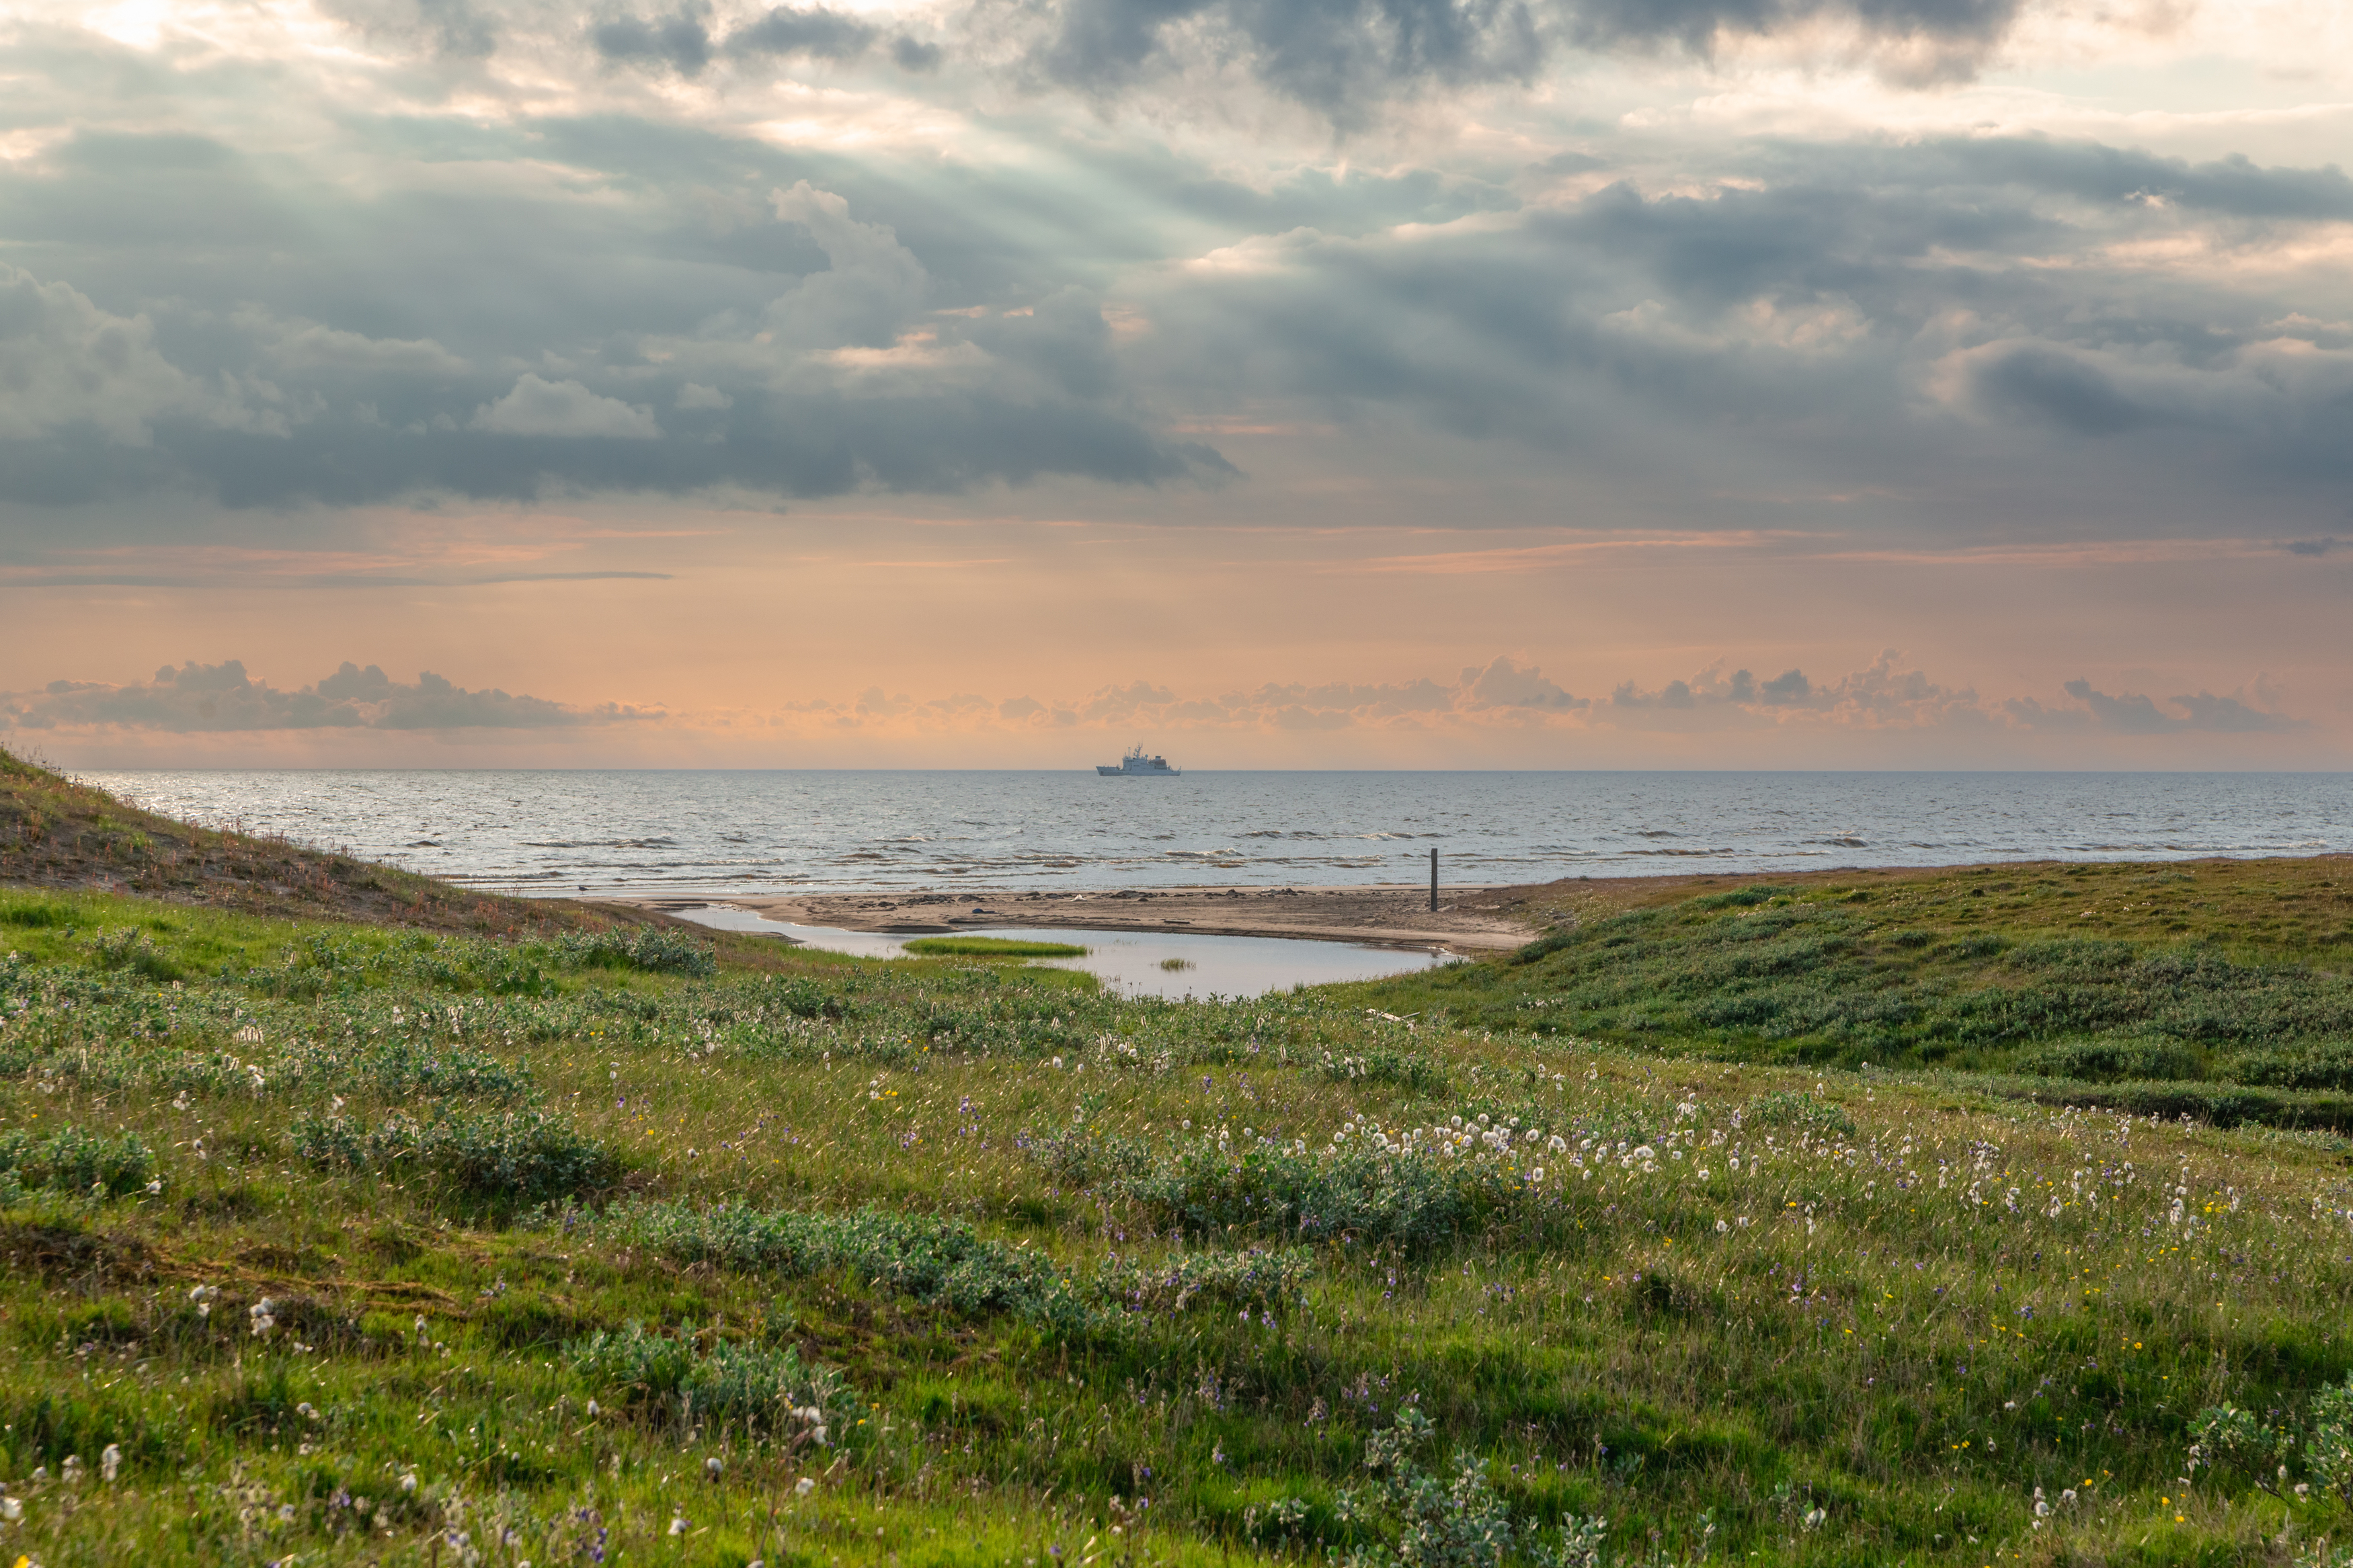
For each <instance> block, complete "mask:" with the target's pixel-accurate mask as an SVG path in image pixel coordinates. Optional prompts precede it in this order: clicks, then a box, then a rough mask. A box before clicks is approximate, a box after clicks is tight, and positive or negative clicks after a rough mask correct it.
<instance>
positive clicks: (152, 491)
mask: <svg viewBox="0 0 2353 1568" xmlns="http://www.w3.org/2000/svg"><path fill="white" fill-rule="evenodd" d="M2348 144H2353V8H2348V7H2346V6H2344V5H2341V4H2338V3H2336V0H940V3H937V4H932V5H907V6H897V5H890V4H887V3H886V4H871V5H870V4H863V3H859V0H849V3H846V4H840V5H833V6H828V5H811V6H808V7H805V8H803V7H796V6H794V5H782V6H774V7H770V6H764V5H745V4H731V3H725V0H596V3H595V4H590V5H564V4H542V3H539V0H505V3H501V0H252V3H246V4H230V3H223V0H185V3H179V4H166V3H162V0H121V3H114V4H107V3H100V4H90V5H76V4H47V3H32V4H22V3H20V4H14V5H5V4H0V746H5V747H7V748H9V749H11V750H14V751H17V752H23V753H27V754H32V755H37V756H40V757H43V758H45V759H47V760H48V761H51V762H53V763H58V764H60V765H65V766H70V767H90V768H115V767H142V766H157V767H182V766H255V765H290V766H493V765H495V766H507V765H544V766H567V767H568V766H691V767H840V766H913V767H960V766H975V767H1067V766H1078V765H1083V764H1086V763H1098V762H1110V761H1113V760H1114V759H1115V758H1116V757H1117V755H1118V754H1119V752H1121V751H1122V750H1123V749H1124V747H1125V746H1126V745H1127V744H1129V743H1131V742H1142V743H1145V744H1146V745H1147V746H1149V747H1150V748H1151V749H1153V750H1155V751H1162V752H1166V753H1167V754H1168V755H1169V756H1170V757H1171V759H1172V760H1174V761H1176V762H1177V763H1181V764H1183V765H1187V766H1189V767H1198V768H1219V767H1286V768H1288V767H1403V768H1425V767H1467V768H1484V767H1513V768H1617V767H1691V768H1719V767H1757V768H1979V767H2021V768H2096V769H2107V768H2116V769H2141V768H2215V769H2274V768H2279V769H2290V768H2297V769H2305V768H2323V769H2342V768H2348V767H2353V667H2348V658H2347V648H2348V635H2347V632H2346V629H2345V628H2346V626H2347V621H2348V616H2347V613H2346V612H2347V609H2348V604H2353V593H2348V590H2353V265H2348V263H2353V179H2348V176H2347V175H2346V174H2345V173H2344V172H2343V170H2342V165H2343V164H2344V163H2346V162H2347V159H2348Z"/></svg>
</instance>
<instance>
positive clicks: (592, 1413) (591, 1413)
mask: <svg viewBox="0 0 2353 1568" xmlns="http://www.w3.org/2000/svg"><path fill="white" fill-rule="evenodd" d="M588 1419H589V1420H591V1421H594V1420H596V1401H595V1400H593V1399H592V1400H590V1401H589V1402H588Z"/></svg>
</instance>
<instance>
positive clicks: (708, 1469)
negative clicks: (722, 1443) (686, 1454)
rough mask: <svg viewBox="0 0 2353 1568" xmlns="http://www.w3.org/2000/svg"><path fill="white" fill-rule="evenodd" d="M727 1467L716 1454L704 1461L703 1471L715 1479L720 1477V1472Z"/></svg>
mask: <svg viewBox="0 0 2353 1568" xmlns="http://www.w3.org/2000/svg"><path fill="white" fill-rule="evenodd" d="M725 1468H727V1467H726V1466H725V1465H723V1464H722V1463H720V1462H719V1456H718V1455H716V1454H713V1455H712V1456H711V1458H707V1459H705V1460H703V1461H702V1473H703V1474H704V1475H705V1476H707V1477H709V1478H710V1479H712V1480H714V1481H715V1480H717V1479H719V1473H720V1472H721V1471H722V1470H724V1469H725Z"/></svg>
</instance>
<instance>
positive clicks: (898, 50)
mask: <svg viewBox="0 0 2353 1568" xmlns="http://www.w3.org/2000/svg"><path fill="white" fill-rule="evenodd" d="M884 36H885V33H884V29H882V28H881V27H879V26H875V25H874V24H873V23H871V22H867V21H864V20H861V19H860V18H859V17H857V16H849V15H846V14H845V13H843V12H839V11H832V10H828V9H827V8H826V7H824V6H822V5H814V6H810V7H808V8H807V9H806V10H804V9H800V8H797V7H795V6H791V5H778V6H775V7H773V8H772V9H770V10H767V11H765V12H762V13H761V14H760V15H758V16H755V17H754V18H753V19H752V20H750V21H748V22H744V24H742V25H741V26H736V27H734V28H733V29H732V30H729V31H727V32H725V33H724V34H715V33H714V32H713V31H712V13H711V7H709V6H708V5H681V6H680V7H679V8H678V9H676V10H674V11H670V12H669V13H667V14H664V15H657V16H616V17H613V18H612V19H611V20H609V21H605V22H599V23H597V24H596V26H592V27H590V28H589V29H588V40H589V42H590V43H591V44H592V45H594V46H595V47H596V52H597V54H599V55H600V56H602V57H603V58H606V59H607V60H609V61H612V62H614V63H615V64H620V65H636V66H656V67H668V68H670V69H672V70H675V71H677V72H678V73H679V74H680V75H681V76H690V77H691V76H698V75H700V74H702V70H703V68H705V67H707V66H709V65H710V64H711V62H712V60H713V59H715V58H721V57H726V58H731V59H739V60H751V59H767V58H803V59H818V60H853V59H856V58H859V57H860V56H861V55H863V54H865V53H866V52H867V51H869V50H870V49H871V48H873V47H874V46H875V44H876V43H877V42H879V41H880V40H881V38H882V37H884ZM944 54H945V51H944V50H943V49H942V48H941V47H939V46H938V45H936V44H930V43H925V42H923V41H922V40H920V39H917V38H913V37H908V36H906V35H903V34H902V35H900V36H899V37H895V38H893V39H892V44H891V47H890V50H889V55H890V58H891V59H892V63H893V64H895V65H897V66H898V67H899V68H900V69H902V70H908V71H930V70H936V69H938V68H939V65H940V62H941V60H942V59H943V58H944Z"/></svg>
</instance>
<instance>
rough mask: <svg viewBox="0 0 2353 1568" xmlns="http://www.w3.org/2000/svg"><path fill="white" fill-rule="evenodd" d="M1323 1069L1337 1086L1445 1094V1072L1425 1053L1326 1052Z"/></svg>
mask: <svg viewBox="0 0 2353 1568" xmlns="http://www.w3.org/2000/svg"><path fill="white" fill-rule="evenodd" d="M1322 1066H1323V1071H1324V1078H1326V1079H1329V1080H1330V1081H1332V1082H1334V1083H1372V1084H1391V1085H1394V1086H1396V1087H1397V1088H1398V1089H1410V1090H1412V1091H1413V1092H1415V1093H1417V1094H1443V1093H1445V1092H1446V1069H1445V1068H1442V1067H1440V1066H1439V1065H1438V1063H1437V1062H1436V1061H1435V1060H1433V1059H1431V1058H1430V1055H1429V1053H1427V1052H1425V1051H1391V1050H1383V1049H1379V1048H1375V1049H1372V1050H1368V1051H1364V1052H1361V1053H1357V1054H1355V1055H1349V1054H1345V1053H1340V1052H1334V1051H1325V1052H1324V1060H1323V1064H1322Z"/></svg>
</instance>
